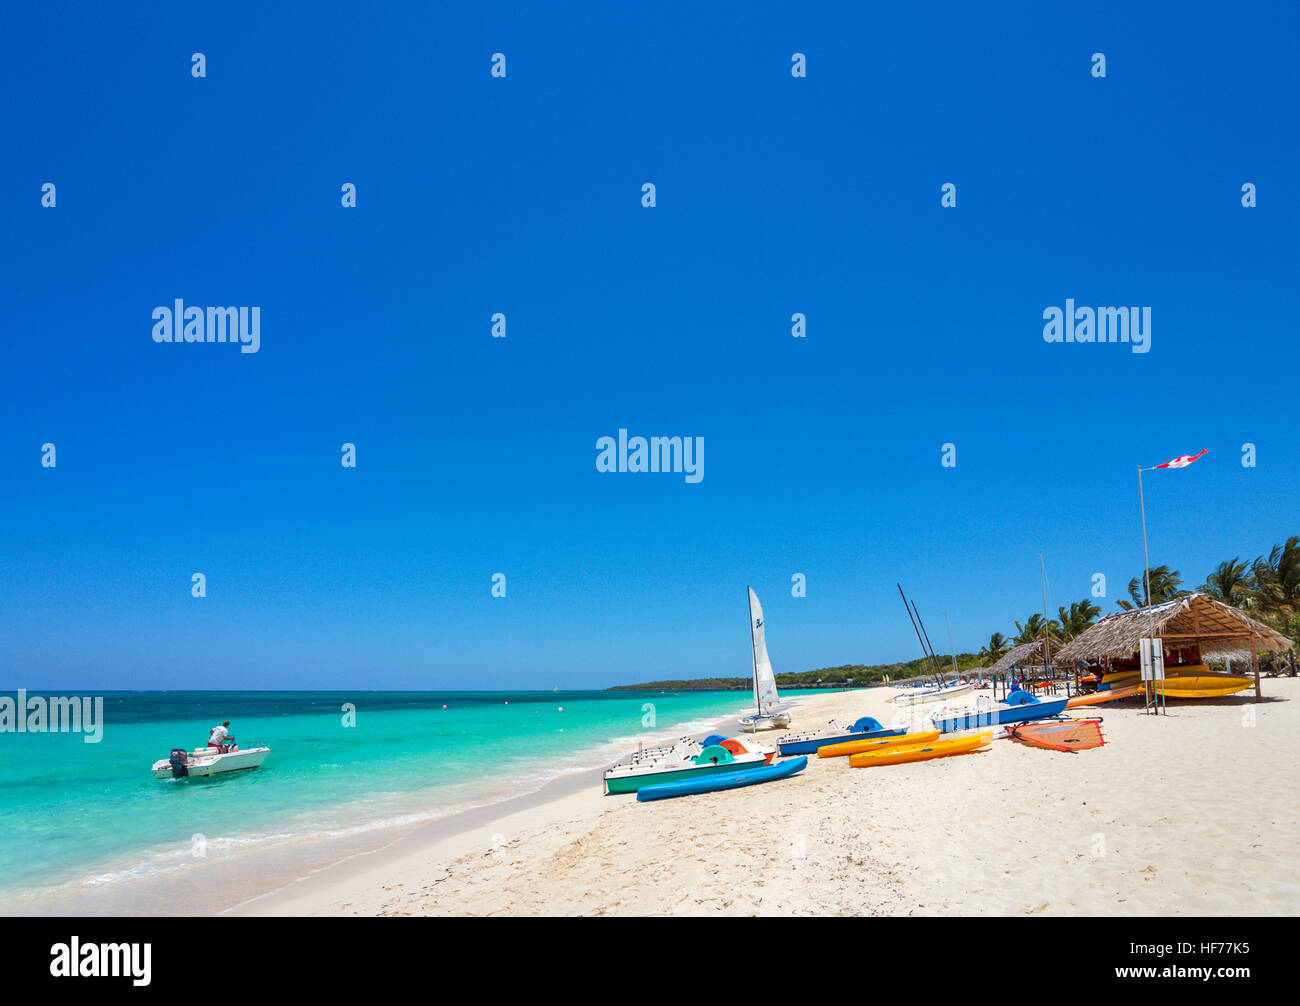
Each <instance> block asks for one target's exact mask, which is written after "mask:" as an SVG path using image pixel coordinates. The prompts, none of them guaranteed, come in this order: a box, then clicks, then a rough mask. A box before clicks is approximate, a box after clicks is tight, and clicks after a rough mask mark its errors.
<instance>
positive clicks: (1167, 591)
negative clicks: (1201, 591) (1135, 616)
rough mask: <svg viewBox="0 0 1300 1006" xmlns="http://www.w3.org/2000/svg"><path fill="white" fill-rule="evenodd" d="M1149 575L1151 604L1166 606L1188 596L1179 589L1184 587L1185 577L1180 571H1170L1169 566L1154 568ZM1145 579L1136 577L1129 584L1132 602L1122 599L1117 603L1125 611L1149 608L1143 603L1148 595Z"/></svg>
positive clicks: (1129, 594)
mask: <svg viewBox="0 0 1300 1006" xmlns="http://www.w3.org/2000/svg"><path fill="white" fill-rule="evenodd" d="M1147 575H1148V576H1149V577H1150V579H1151V601H1150V603H1151V604H1164V603H1165V602H1166V601H1172V600H1174V599H1175V598H1179V597H1185V596H1186V595H1187V591H1185V590H1180V589H1179V588H1180V587H1181V586H1182V585H1183V577H1182V574H1181V573H1179V572H1178V570H1176V569H1170V568H1169V567H1168V566H1152V567H1151V568H1150V569H1149V570H1147ZM1144 579H1145V578H1144V577H1142V576H1135V577H1133V579H1131V580H1130V581H1129V582H1128V596H1129V597H1131V598H1132V599H1133V600H1132V601H1125V600H1123V599H1122V598H1121V599H1120V600H1118V601H1116V602H1115V603H1116V604H1117V605H1119V606H1120V607H1121V608H1123V609H1124V610H1125V611H1132V610H1133V609H1134V608H1145V607H1148V605H1147V604H1146V603H1144V602H1143V597H1144V596H1145V595H1146V590H1145V587H1146V584H1145V583H1144Z"/></svg>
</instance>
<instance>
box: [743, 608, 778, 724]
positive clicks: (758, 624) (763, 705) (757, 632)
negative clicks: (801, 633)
mask: <svg viewBox="0 0 1300 1006" xmlns="http://www.w3.org/2000/svg"><path fill="white" fill-rule="evenodd" d="M748 590H749V630H750V633H751V635H752V637H753V644H754V700H755V702H756V703H757V705H758V714H759V715H760V716H762V715H764V714H766V713H769V712H771V710H772V707H773V706H774V705H776V704H777V702H778V701H779V699H780V696H779V695H777V694H776V675H775V674H773V673H772V661H770V660H768V659H767V639H766V638H765V637H766V630H765V628H764V626H763V607H762V605H760V604H759V603H758V595H757V594H755V593H754V589H753V588H752V587H750V588H748Z"/></svg>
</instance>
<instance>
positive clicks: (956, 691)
mask: <svg viewBox="0 0 1300 1006" xmlns="http://www.w3.org/2000/svg"><path fill="white" fill-rule="evenodd" d="M974 687H975V686H974V685H969V684H968V685H949V686H946V687H944V688H917V689H915V690H914V691H911V692H901V693H900V694H898V695H895V696H894V705H897V706H916V705H924V704H925V703H927V702H945V701H947V700H948V699H951V698H953V697H954V696H957V695H965V694H966V693H967V692H969V691H971V690H972V689H973V688H974Z"/></svg>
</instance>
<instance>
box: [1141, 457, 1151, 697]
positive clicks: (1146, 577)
mask: <svg viewBox="0 0 1300 1006" xmlns="http://www.w3.org/2000/svg"><path fill="white" fill-rule="evenodd" d="M1138 509H1139V510H1140V511H1141V512H1142V582H1143V584H1144V589H1145V590H1146V597H1145V598H1144V600H1145V601H1146V608H1147V623H1148V626H1149V624H1150V621H1151V553H1150V552H1149V551H1147V505H1146V500H1145V499H1144V497H1143V495H1142V466H1141V465H1138ZM1150 631H1151V630H1150V628H1148V629H1147V634H1148V635H1150ZM1143 684H1144V688H1143V693H1144V695H1145V698H1146V707H1147V709H1148V710H1149V709H1150V708H1151V689H1152V687H1153V685H1152V682H1150V681H1146V682H1144V683H1143Z"/></svg>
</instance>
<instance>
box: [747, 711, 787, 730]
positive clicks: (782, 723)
mask: <svg viewBox="0 0 1300 1006" xmlns="http://www.w3.org/2000/svg"><path fill="white" fill-rule="evenodd" d="M789 725H790V714H789V713H764V714H763V715H762V716H743V717H741V720H740V729H741V730H744V731H745V732H746V733H751V734H752V733H754V732H756V731H758V730H783V729H785V728H786V727H788V726H789Z"/></svg>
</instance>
